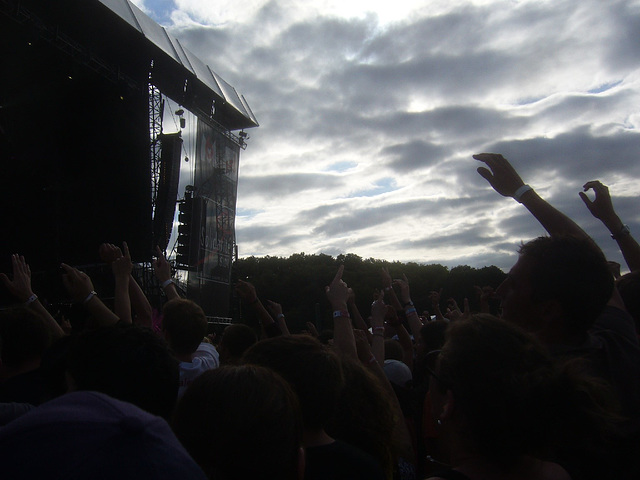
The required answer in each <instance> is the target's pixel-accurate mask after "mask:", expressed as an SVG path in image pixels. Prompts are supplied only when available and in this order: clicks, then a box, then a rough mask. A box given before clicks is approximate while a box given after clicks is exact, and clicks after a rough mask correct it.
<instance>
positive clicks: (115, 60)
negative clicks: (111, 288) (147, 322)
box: [0, 0, 258, 321]
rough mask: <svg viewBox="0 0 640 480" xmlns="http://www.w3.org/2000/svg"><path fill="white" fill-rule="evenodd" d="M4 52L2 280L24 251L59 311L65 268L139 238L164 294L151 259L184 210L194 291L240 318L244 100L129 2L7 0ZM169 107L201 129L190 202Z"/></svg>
mask: <svg viewBox="0 0 640 480" xmlns="http://www.w3.org/2000/svg"><path fill="white" fill-rule="evenodd" d="M0 51H1V52H2V58H3V64H4V65H3V75H2V76H0V162H1V164H2V173H3V175H2V176H1V177H0V178H1V179H0V204H1V205H2V218H3V221H4V224H5V228H7V230H8V233H9V234H8V235H6V236H5V238H7V240H6V241H3V242H2V243H1V244H0V270H1V271H4V272H7V271H10V262H9V258H10V254H12V253H15V252H20V253H22V254H24V255H25V257H26V258H27V260H28V261H29V263H30V265H31V267H32V271H33V272H34V275H33V282H34V284H35V287H36V288H37V289H38V290H39V292H42V295H45V296H46V297H47V298H48V299H49V300H50V301H52V302H55V301H56V298H57V297H59V296H61V295H62V293H61V290H60V288H59V282H58V283H56V279H58V278H59V272H58V270H57V267H58V265H59V263H60V262H65V263H69V264H72V265H76V266H79V267H83V268H85V269H86V270H88V271H90V270H91V269H94V270H100V267H99V260H98V258H97V247H98V245H99V244H100V243H102V242H105V241H107V242H111V243H117V244H121V243H122V241H127V242H128V244H129V246H130V248H131V251H132V252H133V257H134V261H136V262H139V265H138V267H139V268H138V272H139V274H140V275H141V278H142V280H143V283H144V285H145V288H146V289H147V290H153V289H154V288H153V287H155V290H157V285H155V283H154V281H153V275H152V272H151V271H150V262H151V258H152V254H153V251H154V246H155V245H157V244H158V245H160V246H161V247H162V248H167V247H168V246H169V247H170V245H168V243H169V239H170V238H171V233H172V228H173V224H174V215H175V210H176V205H177V204H178V205H180V207H181V214H180V217H181V218H182V220H183V221H184V222H181V224H180V232H179V235H178V237H179V243H178V249H179V252H178V255H177V258H176V266H177V267H178V268H179V269H180V271H182V272H183V273H184V275H183V277H184V279H185V282H184V285H185V286H186V295H187V297H189V298H192V299H194V300H196V301H198V302H199V303H200V304H201V305H202V306H203V308H204V309H205V312H206V313H207V315H208V316H209V317H210V318H211V319H218V320H220V319H222V320H221V321H228V312H229V294H230V288H231V287H230V269H231V263H232V260H233V258H232V256H233V255H232V254H233V251H234V245H235V206H236V193H237V175H238V162H239V156H240V151H241V150H242V149H244V148H245V147H246V142H245V138H246V133H245V132H244V129H247V128H252V127H257V126H258V121H257V120H256V118H255V116H254V115H253V113H252V112H251V109H250V108H249V106H248V104H247V102H246V100H245V99H244V97H242V96H241V95H239V94H238V93H237V92H236V90H235V89H234V88H233V87H232V86H231V85H229V84H228V83H227V82H225V81H224V80H223V79H222V78H221V77H220V76H219V75H218V74H217V73H215V72H214V71H213V70H212V69H211V68H210V67H209V66H208V65H207V64H206V63H205V62H203V61H202V60H200V59H199V58H198V57H196V56H195V55H194V54H193V53H191V52H190V51H189V50H188V49H187V48H185V46H184V45H183V44H182V43H181V42H180V41H179V40H178V39H177V38H176V37H174V36H173V35H171V34H169V33H168V32H167V31H166V29H164V28H163V27H161V26H160V25H158V24H157V23H156V22H154V21H153V20H152V19H151V18H149V17H148V16H147V15H145V14H144V13H143V12H142V11H141V10H140V9H139V8H137V7H136V6H135V5H133V4H132V3H131V2H130V1H128V0H57V1H55V2H43V1H42V0H21V1H18V0H0ZM165 98H168V99H170V100H171V101H173V102H175V103H176V104H178V105H180V107H181V108H182V109H184V110H187V111H189V112H191V113H192V114H193V115H195V116H196V117H197V119H198V131H197V144H196V158H195V159H192V160H193V161H194V163H195V181H194V184H193V185H190V186H189V187H188V189H187V190H188V191H186V192H179V191H178V185H179V176H180V164H181V162H182V157H183V155H182V152H183V148H182V138H181V132H177V133H165V132H163V128H162V118H163V109H164V104H165V102H164V99H165ZM238 131H239V133H234V132H238ZM193 133H195V132H193ZM182 210H184V211H185V212H187V210H190V211H191V213H189V212H187V215H186V216H185V215H184V214H183V212H182ZM91 275H92V278H93V274H91ZM52 285H54V287H52ZM3 295H4V297H5V298H6V292H3ZM42 295H41V296H42Z"/></svg>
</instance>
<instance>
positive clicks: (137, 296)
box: [98, 243, 153, 327]
mask: <svg viewBox="0 0 640 480" xmlns="http://www.w3.org/2000/svg"><path fill="white" fill-rule="evenodd" d="M98 254H99V255H100V259H101V260H102V261H103V262H104V263H108V264H109V265H111V266H112V268H113V262H115V261H116V260H119V259H120V258H122V250H120V248H119V247H117V246H116V245H114V244H112V243H103V244H102V245H100V247H99V248H98ZM128 283H129V300H130V303H131V307H130V308H132V309H133V311H134V312H135V314H136V316H135V322H136V324H138V325H143V326H145V327H151V325H152V316H153V309H152V308H151V304H150V303H149V299H148V298H147V296H146V295H145V293H144V292H143V291H142V288H140V285H138V282H136V279H135V278H133V275H132V273H129V279H128Z"/></svg>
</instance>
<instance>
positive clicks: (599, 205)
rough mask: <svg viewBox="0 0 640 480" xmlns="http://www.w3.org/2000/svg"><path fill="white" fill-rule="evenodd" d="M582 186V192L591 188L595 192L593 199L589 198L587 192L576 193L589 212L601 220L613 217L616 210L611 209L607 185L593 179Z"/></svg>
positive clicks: (611, 204) (604, 220) (611, 203)
mask: <svg viewBox="0 0 640 480" xmlns="http://www.w3.org/2000/svg"><path fill="white" fill-rule="evenodd" d="M582 188H584V192H587V191H589V190H593V191H594V193H595V194H596V197H595V199H594V200H593V201H592V200H590V199H589V197H588V196H587V194H586V193H584V192H580V193H579V194H578V195H580V198H581V199H582V201H583V202H584V204H585V205H586V206H587V208H588V209H589V211H590V212H591V215H593V216H594V217H596V218H598V219H600V220H602V221H603V222H606V221H607V220H611V219H613V218H615V216H616V212H615V210H614V209H613V202H612V201H611V195H610V194H609V187H607V186H606V185H604V184H603V183H602V182H600V181H599V180H593V181H591V182H587V183H585V184H584V186H583V187H582Z"/></svg>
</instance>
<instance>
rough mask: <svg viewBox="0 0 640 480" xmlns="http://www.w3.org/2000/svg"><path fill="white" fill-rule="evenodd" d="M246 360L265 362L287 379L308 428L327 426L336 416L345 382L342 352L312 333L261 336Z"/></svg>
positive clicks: (258, 362) (246, 361) (257, 362)
mask: <svg viewBox="0 0 640 480" xmlns="http://www.w3.org/2000/svg"><path fill="white" fill-rule="evenodd" d="M243 363H247V364H254V365H262V366H265V367H268V368H271V369H272V370H274V371H276V372H277V373H279V374H280V375H282V377H283V378H284V379H285V380H287V381H288V382H289V383H290V384H291V386H292V387H293V390H294V391H295V392H296V394H297V395H298V399H299V400H300V407H301V409H302V419H303V421H304V426H305V428H308V429H315V428H325V426H326V425H328V424H329V422H330V420H331V419H332V418H333V415H334V413H335V409H336V406H337V402H338V397H339V395H340V392H341V390H342V386H343V384H344V377H343V373H342V366H341V364H340V359H339V358H338V356H337V355H336V354H335V353H334V352H332V351H331V350H329V349H328V348H326V347H325V346H323V345H322V344H321V343H320V341H318V340H317V339H315V338H313V337H311V336H309V335H289V336H282V337H274V338H269V339H265V340H261V341H259V342H258V343H256V344H255V345H254V346H253V347H251V348H250V349H249V350H247V351H246V352H245V354H244V356H243Z"/></svg>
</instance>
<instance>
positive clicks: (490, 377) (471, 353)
mask: <svg viewBox="0 0 640 480" xmlns="http://www.w3.org/2000/svg"><path fill="white" fill-rule="evenodd" d="M583 373H584V372H582V374H578V373H577V371H570V370H569V369H567V368H566V367H565V366H563V365H561V364H559V363H557V361H556V360H554V359H553V358H552V357H551V355H550V354H549V352H548V350H547V349H546V348H545V347H544V346H543V345H542V344H541V343H540V342H539V341H538V340H537V339H536V338H535V337H534V336H533V335H531V334H530V333H528V332H526V331H525V330H523V329H521V328H520V327H518V326H517V325H514V324H512V323H508V322H506V321H504V320H501V319H498V318H497V317H493V316H491V315H488V314H479V315H474V316H473V317H472V318H471V319H469V320H461V321H459V322H454V323H452V324H451V325H450V326H449V328H448V329H447V339H446V342H445V344H444V346H443V347H442V350H441V351H440V353H439V356H438V358H437V362H436V366H435V368H434V375H433V379H434V382H433V383H432V386H433V387H432V388H431V389H430V394H431V399H432V404H433V412H432V413H433V415H434V417H436V418H437V419H438V420H439V421H440V422H441V424H442V426H443V428H448V429H449V430H448V432H449V433H451V432H454V436H453V437H452V438H455V439H456V440H457V442H458V443H457V445H458V447H459V448H460V446H462V448H463V449H464V450H465V451H466V453H474V454H479V455H481V456H484V457H485V458H488V459H490V460H491V461H493V462H496V463H498V464H503V465H509V464H510V463H511V462H513V461H515V460H516V459H518V458H520V457H521V456H522V455H532V456H537V455H543V454H545V453H548V450H550V449H551V448H552V447H557V446H558V445H561V444H562V442H563V440H565V439H569V438H570V439H571V441H567V442H565V443H567V444H573V445H574V446H575V445H577V444H578V443H579V442H580V441H581V440H584V439H585V438H587V437H588V436H590V435H594V436H595V434H594V432H599V430H598V428H600V427H601V426H602V425H604V423H598V422H600V420H601V419H598V420H596V417H598V415H599V414H600V413H599V412H604V410H603V409H602V408H604V404H605V402H603V403H602V405H601V406H598V407H597V408H595V407H594V406H595V404H596V402H597V401H598V400H596V399H597V398H598V395H600V393H601V392H605V391H604V390H598V389H599V388H600V387H601V384H598V383H597V381H596V380H593V379H590V378H587V377H585V376H584V374H583ZM607 395H608V390H607V391H606V392H605V393H604V394H603V396H602V397H601V399H606V400H607V401H608V400H609V398H608V397H607ZM601 407H602V408H601ZM596 412H597V413H596ZM602 418H604V416H603V417H602ZM602 421H603V422H604V420H602ZM454 446H455V441H454Z"/></svg>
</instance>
